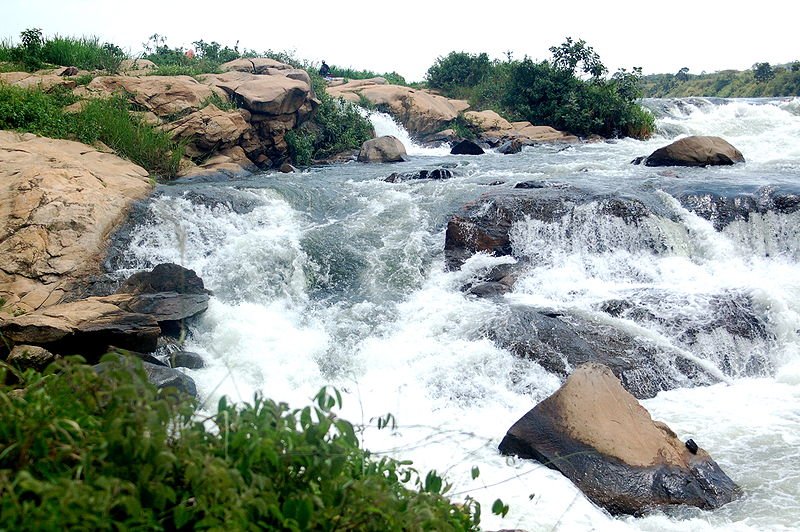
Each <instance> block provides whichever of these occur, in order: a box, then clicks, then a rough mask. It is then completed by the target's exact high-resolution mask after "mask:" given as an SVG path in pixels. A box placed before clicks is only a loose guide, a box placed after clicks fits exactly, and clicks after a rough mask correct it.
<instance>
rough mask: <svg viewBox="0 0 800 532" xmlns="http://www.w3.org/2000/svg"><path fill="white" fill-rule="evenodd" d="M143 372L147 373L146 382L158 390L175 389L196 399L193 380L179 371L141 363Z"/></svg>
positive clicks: (195, 388) (195, 387) (195, 386)
mask: <svg viewBox="0 0 800 532" xmlns="http://www.w3.org/2000/svg"><path fill="white" fill-rule="evenodd" d="M142 365H143V366H144V371H145V373H147V380H149V381H150V382H151V383H153V385H155V387H156V388H158V389H159V390H161V389H164V388H175V389H177V390H178V391H180V392H183V393H185V394H188V395H190V396H192V397H197V385H196V384H195V382H194V379H192V378H191V377H189V376H188V375H187V374H185V373H183V372H182V371H180V370H177V369H174V368H170V367H166V366H158V365H155V364H149V363H147V362H144V363H142Z"/></svg>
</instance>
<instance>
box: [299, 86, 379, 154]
mask: <svg viewBox="0 0 800 532" xmlns="http://www.w3.org/2000/svg"><path fill="white" fill-rule="evenodd" d="M309 74H310V75H311V79H312V84H313V86H314V92H315V93H316V95H317V98H319V100H320V105H319V107H318V108H317V112H316V114H315V115H314V118H313V119H312V120H311V122H309V123H307V124H304V125H303V126H302V127H301V128H299V129H295V130H292V131H290V132H289V133H287V135H286V143H287V144H288V146H289V155H290V157H291V158H292V161H294V162H295V163H296V164H299V165H308V164H311V162H312V161H314V160H316V159H324V158H326V157H330V156H332V155H336V154H337V153H341V152H343V151H347V150H353V149H358V148H360V147H361V145H362V144H363V143H364V142H365V141H367V140H369V139H371V138H372V137H373V134H374V131H373V129H372V124H371V123H370V121H369V120H367V119H366V118H364V117H363V116H362V115H361V113H359V111H358V107H357V106H356V105H354V104H352V103H350V102H347V101H345V100H343V99H342V98H333V97H331V96H330V95H328V93H327V92H325V83H324V81H323V80H322V78H320V77H319V75H318V74H316V73H314V72H309Z"/></svg>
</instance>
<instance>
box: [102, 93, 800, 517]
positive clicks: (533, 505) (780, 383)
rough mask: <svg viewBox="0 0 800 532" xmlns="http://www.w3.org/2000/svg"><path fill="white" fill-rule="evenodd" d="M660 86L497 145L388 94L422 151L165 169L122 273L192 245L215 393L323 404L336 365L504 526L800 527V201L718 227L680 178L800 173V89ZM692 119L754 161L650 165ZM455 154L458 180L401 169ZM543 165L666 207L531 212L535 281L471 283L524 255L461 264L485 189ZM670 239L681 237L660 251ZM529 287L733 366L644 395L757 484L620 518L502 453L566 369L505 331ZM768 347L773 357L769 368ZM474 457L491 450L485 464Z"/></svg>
mask: <svg viewBox="0 0 800 532" xmlns="http://www.w3.org/2000/svg"><path fill="white" fill-rule="evenodd" d="M645 103H646V105H647V106H648V107H650V108H651V109H653V110H654V112H655V113H656V116H657V122H658V126H659V134H658V135H657V136H656V137H655V138H653V139H651V140H648V141H636V140H630V139H624V140H618V141H609V142H599V143H593V144H580V145H574V146H562V145H541V146H532V147H526V148H525V149H524V150H523V152H522V153H520V154H515V155H500V154H496V153H487V154H485V155H483V156H478V157H470V156H452V155H449V154H448V152H447V150H445V149H428V148H423V147H420V146H417V145H415V144H414V143H412V142H411V141H410V140H409V139H408V136H407V134H405V132H404V131H403V130H402V128H399V127H398V126H397V125H396V124H394V123H393V122H392V121H391V120H390V119H389V118H388V117H387V116H385V115H375V116H374V117H373V122H374V124H375V126H376V130H377V131H378V133H379V134H387V133H391V134H395V135H397V136H398V137H400V138H401V139H403V140H404V143H405V144H406V146H407V149H408V152H409V155H410V160H409V161H408V162H403V163H397V164H394V165H367V164H360V163H355V162H353V163H347V164H338V165H331V166H322V167H314V168H310V169H307V170H304V171H302V172H298V173H293V174H280V173H275V172H265V173H260V174H257V175H254V176H251V177H248V178H246V179H239V180H232V181H222V182H211V183H198V182H193V183H181V182H178V183H176V184H172V185H162V186H159V190H158V193H157V194H156V195H155V196H154V198H153V199H152V200H150V201H149V202H148V203H147V205H146V206H145V207H144V208H143V210H144V215H143V216H142V217H141V222H140V223H139V224H138V225H136V226H135V227H134V228H133V229H132V231H131V232H130V233H129V234H127V233H126V234H125V235H122V236H117V241H116V246H117V247H118V248H120V249H123V250H124V251H123V253H122V254H120V255H118V256H116V257H115V258H114V259H113V260H111V261H109V267H110V269H112V270H113V271H115V272H116V273H117V274H118V275H120V276H123V275H126V274H129V273H131V272H132V271H134V270H138V269H142V268H147V267H152V266H153V265H155V264H157V263H159V262H167V261H169V262H176V263H179V264H182V265H184V266H186V267H189V268H192V269H194V270H195V271H196V272H197V273H198V274H199V275H200V276H201V277H202V278H203V279H204V281H205V283H206V286H207V287H208V288H210V289H212V290H213V291H214V296H213V297H212V299H211V302H210V307H209V310H208V311H207V312H206V313H205V314H204V315H203V316H202V317H201V318H200V319H199V320H198V321H197V322H196V323H194V324H193V325H192V329H191V334H190V336H189V337H188V338H187V348H188V349H189V350H192V351H196V352H198V353H200V354H201V355H203V356H204V357H205V359H206V363H207V367H206V368H205V369H201V370H194V371H191V370H190V371H189V374H190V375H191V376H192V377H193V378H194V379H195V381H196V382H197V384H198V388H199V392H200V397H201V400H202V401H203V402H204V404H205V405H207V407H209V408H213V405H215V404H216V403H217V401H218V399H219V397H220V396H222V395H227V396H229V397H231V398H233V399H235V400H239V401H248V400H250V399H252V397H253V394H254V393H256V392H262V393H264V394H266V395H267V396H269V397H272V398H275V399H277V400H281V401H286V402H288V403H289V404H290V405H293V406H298V407H301V406H305V405H307V404H309V402H310V400H311V398H312V397H313V396H314V395H315V393H316V392H317V390H318V389H319V388H320V387H321V386H324V385H326V384H332V385H334V386H336V387H337V388H338V389H339V390H340V391H341V392H342V393H343V396H344V408H343V411H342V413H341V415H342V417H345V418H347V419H349V420H350V421H352V422H353V423H355V424H357V425H363V426H364V427H365V428H364V430H363V432H362V433H361V437H362V439H363V442H364V446H365V447H366V448H368V449H370V450H371V451H373V452H374V453H376V454H388V455H391V456H396V457H402V458H408V459H411V460H413V461H414V464H415V467H416V468H417V469H419V470H421V471H426V470H428V469H436V470H437V471H439V472H440V473H445V475H446V478H447V479H448V480H449V481H450V482H451V483H452V484H453V487H452V489H451V495H452V497H453V498H454V499H456V500H459V499H462V498H463V497H464V496H466V495H470V496H472V497H474V498H476V499H478V500H479V501H480V502H481V503H482V504H483V507H484V511H483V522H482V526H483V527H484V528H486V529H488V530H493V529H498V528H508V529H513V528H521V529H526V530H528V531H531V532H533V531H539V530H659V531H660V530H675V531H678V530H680V531H684V530H758V531H763V530H792V529H796V526H797V523H798V522H800V337H799V336H798V330H800V263H798V260H799V259H800V236H799V235H798V232H800V213H798V212H794V213H790V214H776V213H772V212H766V213H761V214H755V213H754V214H753V215H752V216H750V217H749V220H747V221H737V222H734V223H731V224H729V225H727V226H726V227H725V228H724V230H717V229H716V228H715V227H714V225H713V223H712V222H711V221H709V220H707V219H704V218H702V217H699V216H697V215H696V214H694V213H693V212H690V211H689V210H687V209H686V208H685V206H684V205H683V204H682V203H681V202H679V201H678V200H677V199H676V198H678V197H679V196H680V195H681V194H684V193H686V192H687V191H691V192H693V193H697V192H698V191H703V192H705V191H708V192H712V193H717V194H724V195H732V194H742V193H747V194H754V195H756V196H758V195H763V194H766V193H768V192H769V191H774V190H779V191H787V192H791V193H798V192H799V191H800V184H798V176H800V99H794V100H765V101H762V100H747V101H725V100H715V101H708V100H702V99H687V100H650V101H647V102H645ZM686 134H702V135H719V136H722V137H723V138H725V139H726V140H728V141H729V142H731V143H732V144H733V145H735V146H736V147H737V148H739V150H740V151H742V153H743V154H744V156H745V158H746V160H747V162H746V163H745V164H742V165H736V166H734V167H718V168H666V169H665V168H649V167H645V166H633V165H631V164H630V161H631V160H632V159H634V158H635V157H637V156H640V155H647V154H649V153H650V152H652V151H653V150H655V149H656V148H658V147H661V146H663V145H665V144H667V143H669V142H670V141H671V140H672V139H673V138H675V137H677V136H680V135H686ZM403 135H405V136H403ZM443 165H444V166H446V167H448V168H451V169H452V170H453V172H454V173H455V177H454V178H453V179H449V180H441V181H408V182H403V183H387V182H385V181H384V180H383V179H384V178H386V177H387V176H388V175H389V174H390V173H392V172H403V171H415V170H420V169H432V168H439V167H442V166H443ZM531 180H534V181H539V182H543V183H545V184H546V185H547V186H552V187H559V186H566V185H573V186H577V187H581V188H583V189H587V190H591V191H593V192H596V193H603V194H618V193H625V194H628V195H632V196H635V197H641V198H644V199H645V200H646V201H647V202H649V203H650V204H653V205H656V204H657V206H658V210H659V212H661V213H663V216H662V217H651V218H649V220H650V221H649V222H648V223H647V224H642V225H640V226H637V227H630V226H625V225H624V224H621V225H620V224H619V223H617V224H615V223H612V222H610V221H609V219H608V217H603V216H599V215H598V213H597V212H596V210H593V206H592V204H589V205H586V206H583V207H581V208H576V211H575V212H574V213H573V214H572V215H571V216H570V217H568V219H567V218H565V219H564V220H561V221H558V222H557V223H550V224H548V223H541V222H532V221H527V222H523V223H518V224H516V225H515V226H514V228H513V231H512V237H513V245H514V254H515V256H516V258H517V259H520V260H522V259H527V262H526V266H525V269H524V272H523V274H522V275H521V276H520V278H519V280H518V281H517V283H516V284H515V285H514V289H513V290H512V291H511V292H510V293H509V294H506V295H505V296H503V298H501V300H494V299H491V298H477V297H474V296H470V295H467V294H465V293H464V292H462V291H461V287H462V286H463V285H464V284H465V283H466V282H468V281H469V280H470V279H473V278H475V277H476V276H478V275H479V274H480V272H483V271H486V270H487V269H488V268H490V267H491V266H493V265H497V264H501V263H503V262H509V261H512V260H514V259H511V258H509V257H502V258H500V257H490V256H487V255H479V256H476V257H474V258H473V259H470V260H468V261H467V263H466V264H464V266H463V267H462V268H460V269H458V270H455V271H448V270H447V269H446V268H445V266H444V254H443V243H444V237H445V228H446V225H447V221H448V220H449V218H450V217H451V216H452V215H453V214H454V213H456V212H458V211H459V210H460V209H461V207H462V206H463V205H465V204H467V203H469V202H473V201H480V198H481V196H482V195H483V194H486V193H491V192H492V191H494V190H497V189H502V188H503V187H509V188H510V187H513V186H514V185H515V184H517V183H520V182H523V181H531ZM498 183H499V184H498ZM654 238H657V239H658V240H659V241H660V242H663V243H665V244H664V245H661V246H660V247H658V249H657V250H654V248H653V245H652V241H653V239H654ZM721 294H722V295H725V294H728V295H729V294H735V295H736V296H737V297H735V298H734V297H732V299H730V301H732V302H734V303H735V302H737V301H741V300H742V298H744V300H745V301H747V302H748V305H749V307H748V308H749V309H751V312H752V313H753V315H754V317H753V320H754V321H756V322H757V323H758V324H760V325H759V327H761V329H759V331H760V332H759V333H758V334H753V335H747V334H745V335H737V334H736V333H735V332H731V331H730V330H728V329H726V328H724V327H712V326H710V325H709V320H710V313H711V310H710V309H712V307H713V305H714V304H715V301H719V298H720V295H721ZM725 297H727V296H725ZM609 300H626V301H631V302H633V304H634V305H635V306H636V307H637V308H639V309H644V310H645V311H646V312H640V313H638V314H636V315H634V314H631V315H623V316H618V317H612V316H609V315H608V314H607V313H605V312H603V311H602V310H599V309H600V307H601V306H602V304H603V302H605V301H609ZM509 303H513V304H514V305H522V306H525V305H528V306H531V307H536V308H542V307H544V308H549V309H555V310H556V311H559V312H565V313H569V314H572V315H579V316H582V317H584V318H586V319H591V320H596V321H597V320H599V321H603V322H604V323H605V324H606V325H609V326H611V327H615V328H618V329H620V330H622V331H624V332H625V333H626V334H629V335H632V336H635V337H637V338H639V339H640V340H641V341H643V342H647V343H648V345H650V346H651V347H652V348H653V349H655V350H657V351H658V352H659V353H663V356H664V357H665V360H667V361H668V362H665V363H667V364H673V363H674V362H672V361H673V360H677V359H680V358H684V359H686V358H688V359H692V360H697V361H699V362H701V363H703V364H705V365H706V366H707V367H708V368H709V370H710V371H711V372H717V373H719V374H724V375H723V376H724V381H723V382H719V383H717V384H713V385H711V386H698V387H681V388H677V389H673V390H669V391H662V392H660V393H659V394H658V395H657V396H655V397H653V398H651V399H646V400H644V401H643V404H644V405H645V407H646V408H647V409H648V410H649V411H650V412H651V414H652V415H653V417H654V418H655V419H659V420H662V421H664V422H666V423H667V424H669V425H670V426H671V427H672V428H673V430H675V431H676V432H677V434H678V436H679V437H680V438H683V439H687V438H693V439H694V440H695V441H696V442H698V443H699V444H700V446H701V447H704V448H705V449H706V450H707V451H709V452H710V454H711V455H712V456H713V457H714V459H715V460H716V461H717V462H718V463H719V464H720V466H721V467H722V468H723V470H725V471H726V472H727V473H728V475H729V476H730V477H731V478H733V479H734V480H735V481H736V482H737V483H739V484H740V485H741V486H742V487H743V488H744V491H745V493H746V495H745V496H744V497H743V498H742V499H740V500H737V501H735V502H733V503H731V504H728V505H727V506H724V507H723V508H721V509H719V510H716V511H700V510H695V509H678V510H674V511H670V512H668V513H661V512H657V513H653V514H650V515H648V516H646V517H642V518H633V517H621V518H614V517H611V516H609V515H608V514H607V513H605V512H604V511H602V510H600V509H598V508H597V507H595V506H594V505H593V504H591V503H590V502H588V501H587V500H586V499H585V498H584V497H583V496H582V495H581V494H580V493H579V492H578V491H577V490H576V489H575V488H574V487H573V485H572V484H571V483H570V482H569V481H568V480H566V479H565V478H564V477H562V476H561V475H560V474H559V473H557V472H555V471H553V470H550V469H547V468H546V467H543V466H541V465H538V464H536V463H534V462H530V461H521V460H511V459H508V458H506V457H503V456H500V455H499V453H498V452H497V445H498V443H499V442H500V440H501V439H502V437H503V435H504V434H505V431H506V430H507V429H508V428H509V427H510V426H511V425H512V424H513V423H514V422H515V421H516V420H517V419H518V418H519V417H521V416H522V415H523V414H524V413H525V412H527V411H528V410H529V409H530V408H532V407H533V406H534V405H535V404H536V403H537V402H538V401H540V400H541V399H543V398H545V397H546V396H548V395H549V394H551V393H552V392H554V391H555V390H556V389H557V388H558V386H559V385H560V380H559V378H558V377H557V376H556V375H553V374H551V373H548V372H547V371H545V370H544V369H543V368H542V367H540V366H539V365H538V364H536V363H535V362H532V361H529V360H521V359H520V358H518V357H516V356H515V355H513V354H512V353H511V352H509V351H508V350H506V349H503V348H502V347H500V346H499V345H498V344H497V343H496V342H493V341H492V340H490V339H489V337H487V335H486V334H484V331H485V328H484V326H485V324H486V323H488V322H491V320H492V319H494V318H495V317H496V316H497V315H498V313H500V312H501V311H502V308H501V307H502V306H503V305H507V304H509ZM734 303H732V304H734ZM736 304H738V303H736ZM762 329H763V330H762ZM698 331H699V332H698ZM689 333H691V334H689ZM753 361H757V362H759V368H760V369H758V370H755V371H752V370H750V369H748V368H752V362H753ZM387 413H391V414H393V415H394V417H395V419H396V421H397V427H396V429H395V430H389V429H384V430H378V429H377V426H376V419H377V418H378V417H381V416H384V415H385V414H387ZM473 466H478V467H479V468H480V472H481V474H480V476H479V477H478V478H477V479H475V480H473V479H472V478H471V475H470V472H471V469H472V467H473ZM497 498H501V499H502V500H503V501H504V502H505V503H506V504H508V505H509V507H510V511H509V513H508V515H507V516H506V517H505V518H504V519H501V518H499V517H497V516H493V515H491V512H490V508H491V505H492V502H493V501H494V500H495V499H497Z"/></svg>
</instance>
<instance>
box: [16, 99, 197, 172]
mask: <svg viewBox="0 0 800 532" xmlns="http://www.w3.org/2000/svg"><path fill="white" fill-rule="evenodd" d="M75 101H76V98H75V96H73V95H72V93H71V92H69V91H68V90H63V89H56V90H53V91H52V92H50V93H47V92H44V91H42V90H39V89H21V88H18V87H13V86H9V85H2V84H0V129H12V130H17V131H27V132H31V133H36V134H37V135H43V136H46V137H51V138H62V139H73V140H78V141H81V142H84V143H86V144H92V143H95V142H97V141H100V142H103V143H104V144H106V145H108V146H110V147H111V148H113V149H114V150H116V151H117V153H119V154H120V155H122V156H123V157H126V158H128V159H130V160H131V161H133V162H135V163H136V164H138V165H140V166H142V167H143V168H145V169H146V170H147V171H148V172H150V173H152V174H155V175H157V176H161V177H165V178H171V177H174V176H175V175H176V174H177V172H178V167H179V164H180V160H181V157H182V156H183V148H182V147H181V146H180V145H177V144H176V143H175V142H173V141H172V139H171V138H170V136H169V134H167V133H165V132H163V131H161V130H159V129H156V128H154V127H153V126H151V125H149V124H147V123H145V122H144V121H143V120H142V119H141V118H139V117H137V116H133V115H131V114H130V113H129V105H128V103H127V101H126V100H125V99H124V98H122V97H114V98H109V99H96V100H89V101H87V102H85V105H84V106H83V109H82V110H81V111H80V112H76V113H65V112H64V109H63V107H64V106H65V105H69V104H71V103H74V102H75Z"/></svg>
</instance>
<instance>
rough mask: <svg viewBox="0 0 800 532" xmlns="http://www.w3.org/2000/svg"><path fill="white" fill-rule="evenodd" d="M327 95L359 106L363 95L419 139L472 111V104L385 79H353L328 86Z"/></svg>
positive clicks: (444, 127)
mask: <svg viewBox="0 0 800 532" xmlns="http://www.w3.org/2000/svg"><path fill="white" fill-rule="evenodd" d="M328 93H329V94H330V95H331V96H333V97H342V98H344V99H345V100H347V101H350V102H353V103H358V102H359V100H360V96H363V97H364V98H366V99H367V100H369V102H370V103H371V104H372V105H374V106H376V107H377V108H378V109H380V110H382V111H386V112H388V113H389V114H391V115H392V116H393V117H394V118H395V119H397V120H398V121H399V122H400V123H401V124H403V126H404V127H405V128H406V130H408V132H409V133H411V134H412V135H414V136H416V137H423V136H425V135H429V134H432V133H436V132H438V131H441V130H443V129H446V128H447V127H448V126H449V124H450V123H451V122H452V121H453V120H455V119H456V118H458V114H459V113H460V112H462V111H464V110H466V109H468V108H469V103H468V102H466V101H464V100H450V99H448V98H445V97H444V96H439V95H438V94H432V93H430V92H428V91H425V90H420V89H412V88H410V87H403V86H399V85H388V84H386V80H384V79H382V78H378V79H372V80H354V81H351V82H349V83H345V84H343V85H338V86H335V87H328Z"/></svg>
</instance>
